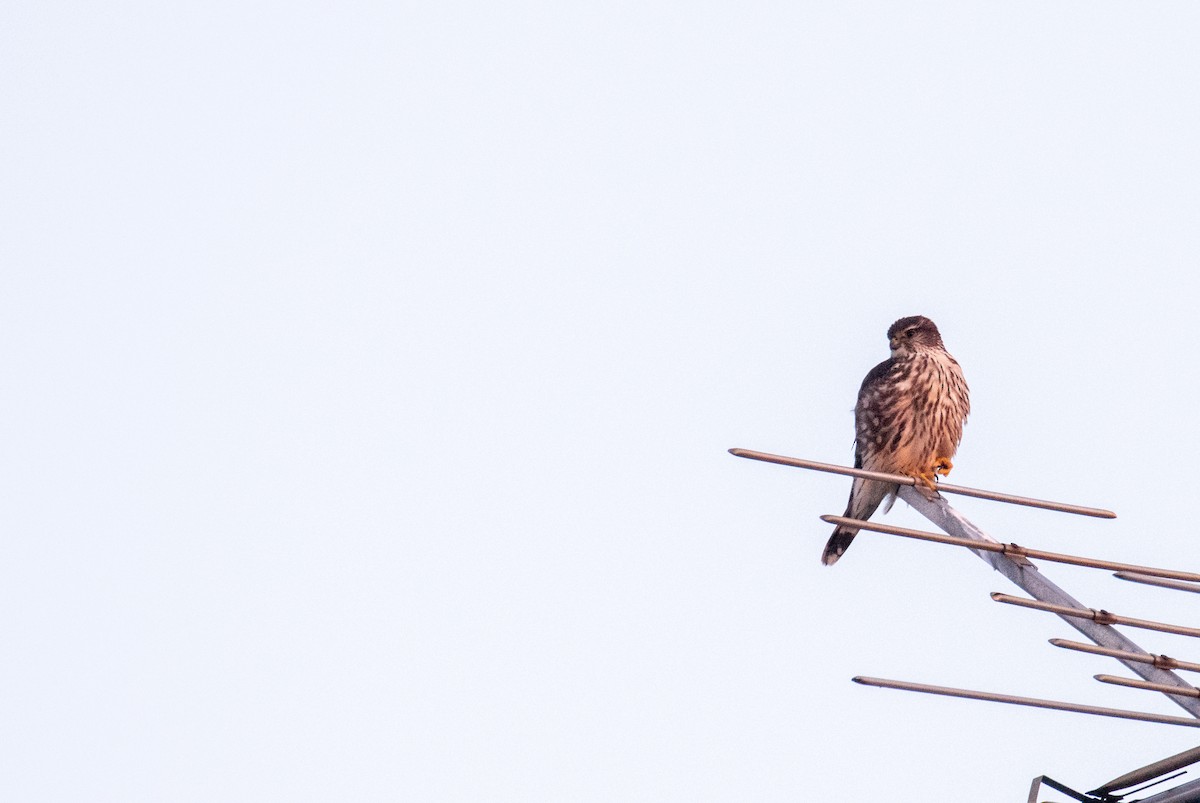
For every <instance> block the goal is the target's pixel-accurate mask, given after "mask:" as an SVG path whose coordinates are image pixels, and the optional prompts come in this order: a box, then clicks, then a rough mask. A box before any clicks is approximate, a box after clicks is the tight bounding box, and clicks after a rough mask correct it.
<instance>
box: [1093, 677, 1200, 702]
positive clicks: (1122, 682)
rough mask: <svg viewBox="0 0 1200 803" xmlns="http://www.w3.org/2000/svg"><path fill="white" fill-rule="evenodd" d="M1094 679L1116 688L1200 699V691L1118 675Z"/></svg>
mask: <svg viewBox="0 0 1200 803" xmlns="http://www.w3.org/2000/svg"><path fill="white" fill-rule="evenodd" d="M1092 677H1094V678H1095V679H1096V680H1098V681H1100V682H1101V683H1111V684H1113V685H1114V686H1128V687H1129V688H1131V689H1145V690H1146V691H1157V692H1162V693H1163V694H1178V695H1179V696H1180V697H1200V689H1183V688H1180V687H1178V686H1168V685H1167V684H1165V683H1150V682H1149V681H1146V680H1134V679H1133V678H1123V677H1118V676H1117V675H1092Z"/></svg>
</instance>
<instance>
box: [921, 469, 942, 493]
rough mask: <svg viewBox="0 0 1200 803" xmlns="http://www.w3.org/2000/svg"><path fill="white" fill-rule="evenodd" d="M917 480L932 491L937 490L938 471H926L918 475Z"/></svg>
mask: <svg viewBox="0 0 1200 803" xmlns="http://www.w3.org/2000/svg"><path fill="white" fill-rule="evenodd" d="M916 478H917V481H918V482H920V483H921V484H923V485H924V486H925V487H926V488H928V489H929V490H931V491H936V490H937V472H936V471H925V472H922V473H920V474H918V475H917V477H916Z"/></svg>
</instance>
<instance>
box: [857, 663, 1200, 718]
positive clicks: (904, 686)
mask: <svg viewBox="0 0 1200 803" xmlns="http://www.w3.org/2000/svg"><path fill="white" fill-rule="evenodd" d="M853 680H854V682H855V683H861V684H863V685H864V686H877V687H879V688H884V689H901V690H903V691H917V692H922V693H924V694H939V695H942V696H943V697H962V698H965V699H968V700H985V701H987V702H992V703H1009V704H1010V705H1025V706H1030V707H1032V708H1049V709H1053V710H1055V711H1070V712H1072V713H1076V714H1094V715H1096V716H1101V717H1116V718H1117V719H1136V720H1140V721H1142V722H1157V723H1161V724H1164V725H1182V726H1184V727H1187V728H1200V720H1198V719H1193V718H1191V717H1172V716H1166V715H1163V714H1147V713H1143V712H1141V711H1126V710H1125V709H1122V708H1101V707H1099V706H1094V705H1082V704H1080V703H1064V702H1060V701H1058V700H1042V699H1039V698H1036V697H1017V696H1014V695H1011V694H996V693H994V692H987V691H971V690H969V689H954V688H950V687H948V686H930V685H928V684H926V683H909V682H907V681H903V680H885V679H883V678H869V677H863V676H861V675H860V676H858V677H855V678H853ZM1171 688H1172V689H1174V688H1175V687H1171ZM1174 693H1175V692H1174V691H1173V692H1172V694H1174Z"/></svg>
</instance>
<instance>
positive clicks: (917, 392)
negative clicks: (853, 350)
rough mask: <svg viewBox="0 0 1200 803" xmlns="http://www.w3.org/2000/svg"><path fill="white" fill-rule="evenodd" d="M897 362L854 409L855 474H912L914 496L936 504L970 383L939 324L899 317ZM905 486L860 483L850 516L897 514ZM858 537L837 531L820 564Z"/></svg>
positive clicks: (894, 332) (891, 337) (869, 385)
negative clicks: (877, 512)
mask: <svg viewBox="0 0 1200 803" xmlns="http://www.w3.org/2000/svg"><path fill="white" fill-rule="evenodd" d="M887 336H888V342H889V343H890V344H891V347H892V356H891V357H890V358H889V359H887V360H884V361H883V362H881V363H879V365H876V366H875V367H874V368H872V369H871V372H870V373H869V374H867V378H866V379H864V380H863V383H862V387H861V388H859V391H858V403H857V404H856V405H855V407H854V434H855V441H854V467H855V468H862V469H866V470H868V471H882V472H885V473H888V474H906V475H908V476H910V477H913V478H915V479H916V480H917V484H916V486H915V487H916V489H917V490H918V491H920V492H921V493H923V494H925V495H927V496H930V497H933V496H934V495H936V493H937V491H936V488H937V477H938V475H939V474H940V475H941V476H943V477H944V476H946V475H948V474H949V473H950V469H951V468H953V467H954V464H953V463H952V462H950V461H951V459H952V458H953V457H954V453H955V452H956V451H957V450H958V444H959V442H960V441H961V440H962V431H963V424H964V423H966V420H967V414H968V413H970V412H971V401H970V397H969V394H968V391H967V383H966V380H964V379H963V375H962V369H961V368H959V367H958V362H957V361H956V360H955V359H954V358H953V357H951V356H950V352H948V351H946V347H945V346H944V345H943V344H942V336H941V334H940V333H939V332H938V328H937V326H935V325H934V323H933V321H931V320H929V319H928V318H926V317H924V316H922V315H914V316H912V317H910V318H901V319H900V320H898V321H896V322H895V323H894V324H892V327H891V328H890V329H888V333H887ZM898 490H899V486H898V485H896V484H894V483H886V482H878V481H876V480H864V479H861V478H857V477H856V478H855V480H854V485H853V486H851V488H850V503H849V504H848V505H846V513H845V516H846V517H847V518H852V519H868V518H870V517H871V514H873V513H874V512H875V510H876V509H877V508H878V507H879V505H880V504H882V503H883V502H884V500H885V499H886V500H887V502H888V505H887V507H885V508H884V512H887V510H888V509H889V508H890V507H891V503H892V502H893V501H894V500H895V497H896V492H897V491H898ZM857 534H858V530H856V529H854V528H852V527H841V526H839V527H837V528H836V529H835V530H834V531H833V535H832V536H831V537H830V539H829V543H827V544H826V545H825V552H824V554H822V555H821V562H822V563H824V564H825V565H826V566H832V565H833V564H834V563H836V562H837V560H838V558H840V557H841V556H842V555H843V554H844V553H845V551H846V549H847V548H848V547H849V546H850V542H851V541H853V540H854V536H855V535H857Z"/></svg>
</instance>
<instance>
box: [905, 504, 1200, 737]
mask: <svg viewBox="0 0 1200 803" xmlns="http://www.w3.org/2000/svg"><path fill="white" fill-rule="evenodd" d="M900 498H901V499H903V500H904V501H905V502H907V503H908V504H909V505H911V506H912V507H913V509H914V510H916V511H917V512H918V513H920V514H921V515H922V516H924V517H925V518H927V519H929V520H930V521H931V522H933V523H934V524H935V525H937V526H938V527H940V528H941V529H942V530H943V531H945V532H946V533H948V534H950V535H954V536H958V537H959V538H970V539H973V540H976V541H982V542H985V543H993V544H994V543H998V542H997V541H996V539H994V538H992V537H991V536H989V535H988V534H987V533H985V532H984V531H983V530H981V529H979V528H978V527H976V526H975V525H974V524H972V523H971V522H970V521H968V520H967V518H966V517H965V516H963V515H962V514H961V513H959V512H958V511H957V510H955V509H954V508H952V507H950V505H949V504H947V503H946V500H945V499H941V498H937V499H926V498H925V497H924V496H922V495H921V494H920V493H918V492H917V491H916V489H914V488H911V487H907V486H902V487H901V488H900ZM975 554H977V555H979V556H980V557H981V558H982V559H983V560H984V561H986V562H987V563H989V564H990V565H991V566H992V568H994V569H995V570H996V571H998V572H1000V573H1001V574H1003V575H1004V576H1005V577H1007V578H1008V579H1009V580H1011V581H1012V582H1013V583H1014V584H1016V585H1017V586H1018V587H1020V588H1022V589H1024V590H1025V591H1026V592H1027V593H1028V594H1029V595H1030V596H1031V597H1033V598H1034V599H1038V600H1041V601H1042V602H1048V603H1052V604H1054V605H1063V606H1066V607H1069V608H1077V609H1078V608H1086V607H1087V606H1086V605H1084V604H1083V603H1081V602H1079V601H1078V600H1077V599H1075V598H1074V597H1072V596H1071V595H1070V594H1068V593H1067V592H1066V591H1063V590H1062V589H1061V588H1059V587H1058V586H1057V585H1055V584H1054V583H1052V582H1050V580H1048V579H1046V577H1045V576H1044V575H1043V574H1042V573H1041V572H1040V571H1038V569H1037V567H1036V566H1034V565H1033V564H1032V563H1029V562H1028V561H1024V562H1023V563H1018V562H1017V561H1015V560H1013V559H1012V558H1010V557H1008V556H1007V555H1004V554H1002V553H999V552H976V553H975ZM1062 620H1063V621H1064V622H1066V623H1067V624H1068V625H1070V626H1071V627H1073V628H1075V629H1076V630H1078V631H1079V632H1080V633H1082V634H1083V635H1084V636H1086V637H1087V638H1089V639H1091V641H1092V642H1094V643H1096V644H1099V645H1100V646H1101V647H1110V648H1112V649H1114V650H1126V651H1128V652H1137V653H1143V654H1146V655H1149V653H1148V652H1147V651H1146V650H1144V649H1142V648H1141V647H1139V646H1138V645H1137V644H1135V643H1134V642H1133V641H1132V640H1131V639H1129V638H1128V637H1126V636H1125V634H1124V633H1121V632H1120V631H1119V630H1117V629H1116V628H1114V627H1112V626H1111V625H1106V624H1101V623H1099V622H1094V621H1092V620H1091V619H1080V618H1078V617H1074V616H1063V617H1062ZM1118 660H1120V661H1121V663H1123V664H1124V665H1125V666H1127V667H1128V668H1129V669H1130V670H1132V671H1133V672H1134V673H1136V674H1137V675H1138V676H1140V677H1141V678H1142V679H1144V680H1146V681H1149V682H1151V683H1161V684H1163V685H1167V686H1175V687H1180V688H1187V689H1190V688H1192V687H1191V684H1189V683H1188V682H1187V681H1185V680H1184V679H1183V678H1181V677H1179V676H1178V675H1176V674H1175V673H1174V672H1172V671H1170V670H1168V669H1160V668H1158V667H1156V666H1154V665H1153V664H1145V663H1140V662H1137V661H1126V660H1122V659H1118ZM1167 699H1168V700H1170V701H1172V702H1173V703H1175V704H1176V705H1178V706H1180V707H1181V708H1183V709H1184V710H1185V711H1187V712H1188V713H1189V714H1191V715H1192V716H1193V717H1196V718H1198V719H1200V699H1196V698H1191V697H1179V696H1175V695H1167Z"/></svg>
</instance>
